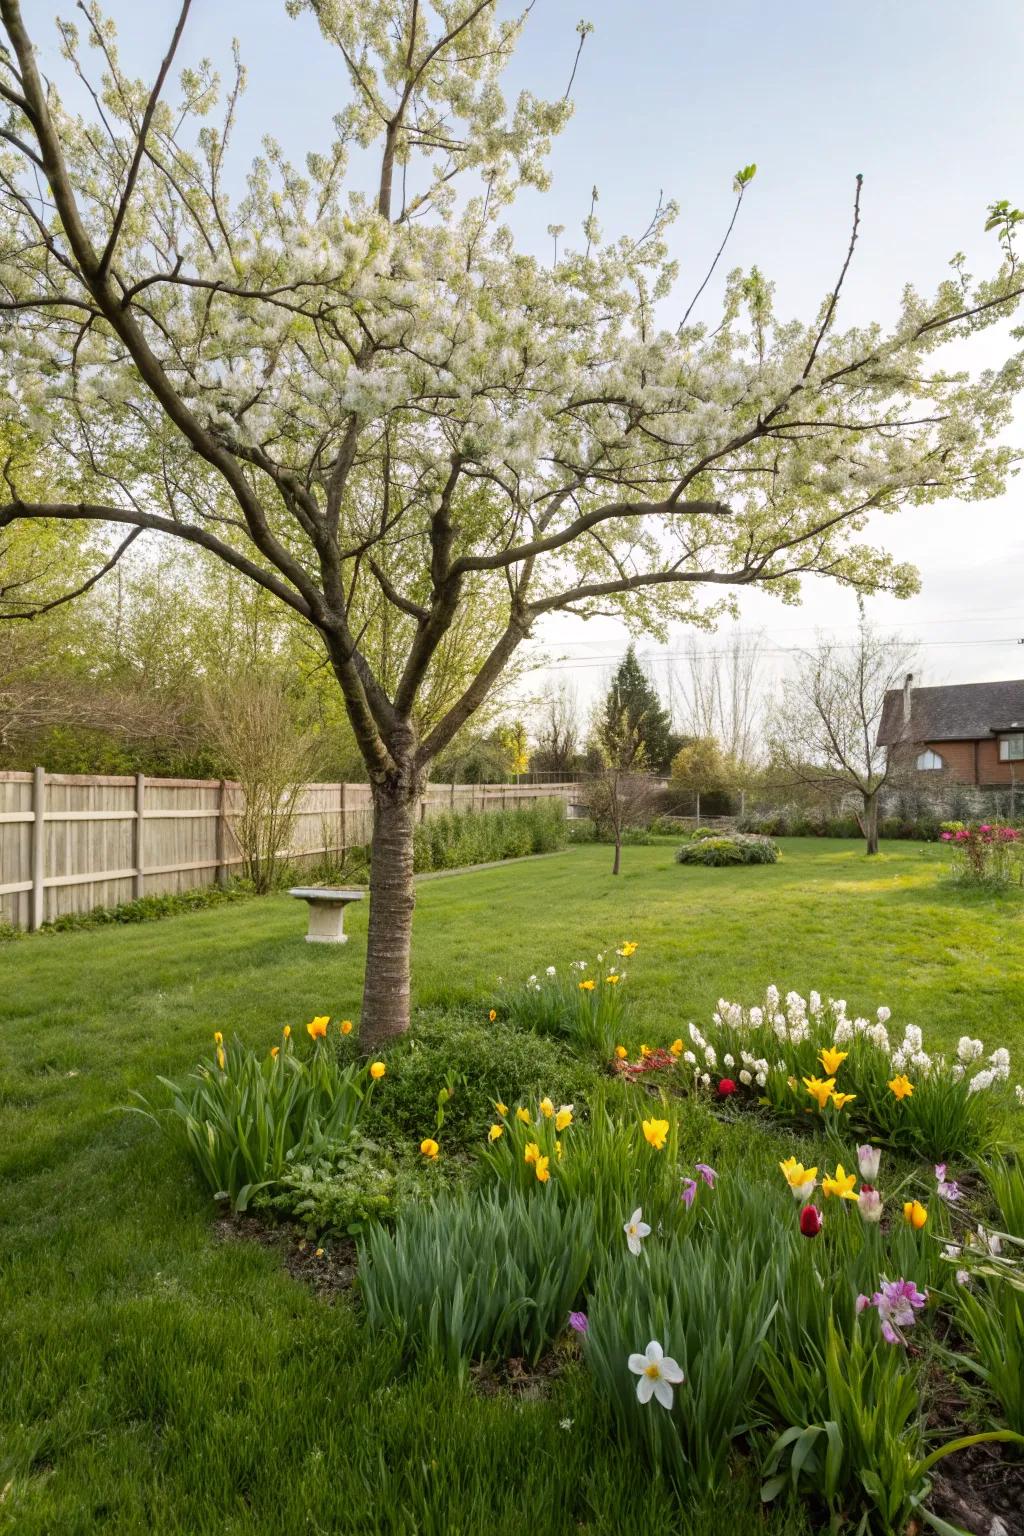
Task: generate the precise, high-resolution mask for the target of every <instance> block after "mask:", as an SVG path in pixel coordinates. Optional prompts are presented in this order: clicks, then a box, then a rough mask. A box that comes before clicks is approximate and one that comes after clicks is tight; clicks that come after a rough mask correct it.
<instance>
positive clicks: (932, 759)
mask: <svg viewBox="0 0 1024 1536" xmlns="http://www.w3.org/2000/svg"><path fill="white" fill-rule="evenodd" d="M914 766H915V767H917V768H920V769H921V770H922V771H924V772H929V771H931V772H934V771H935V769H937V768H945V766H946V765H945V763H944V762H943V761H942V758H941V757H940V756H939V754H938V753H937V752H933V751H932V749H931V747H929V748H928V750H927V751H926V752H922V753H921V756H920V757H919V758H918V760H917V762H916V764H915V765H914Z"/></svg>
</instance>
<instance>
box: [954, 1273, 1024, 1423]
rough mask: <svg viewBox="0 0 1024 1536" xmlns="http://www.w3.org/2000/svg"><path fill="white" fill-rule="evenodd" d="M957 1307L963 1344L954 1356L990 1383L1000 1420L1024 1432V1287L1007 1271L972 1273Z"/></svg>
mask: <svg viewBox="0 0 1024 1536" xmlns="http://www.w3.org/2000/svg"><path fill="white" fill-rule="evenodd" d="M1022 1257H1024V1254H1022ZM975 1285H976V1286H977V1288H976V1289H975ZM956 1310H957V1321H958V1323H959V1325H960V1332H961V1335H962V1338H963V1344H962V1346H961V1348H960V1349H958V1350H957V1352H956V1354H955V1355H948V1358H950V1360H951V1361H952V1363H953V1364H954V1365H955V1368H956V1369H957V1370H968V1371H970V1372H971V1373H972V1374H973V1375H974V1376H976V1377H978V1379H979V1380H980V1381H981V1382H983V1383H984V1385H985V1387H986V1388H987V1389H988V1391H989V1392H990V1393H991V1394H992V1396H993V1397H994V1398H995V1401H996V1403H997V1404H998V1410H999V1412H998V1416H997V1420H1001V1421H1002V1422H1003V1423H1005V1424H1006V1425H1007V1426H1008V1427H1009V1428H1010V1429H1012V1430H1014V1431H1015V1432H1016V1433H1017V1434H1019V1435H1024V1289H1022V1288H1019V1286H1018V1285H1013V1284H1011V1283H1010V1282H1009V1279H1008V1278H1005V1277H1003V1276H1000V1277H998V1278H988V1277H985V1276H980V1277H978V1278H977V1280H975V1279H974V1278H970V1279H969V1280H968V1283H967V1284H963V1285H958V1286H957V1297H956Z"/></svg>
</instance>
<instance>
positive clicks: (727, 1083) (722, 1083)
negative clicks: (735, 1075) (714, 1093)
mask: <svg viewBox="0 0 1024 1536" xmlns="http://www.w3.org/2000/svg"><path fill="white" fill-rule="evenodd" d="M718 1092H719V1095H720V1097H721V1098H723V1099H727V1098H728V1097H729V1095H730V1093H735V1092H736V1084H735V1083H734V1082H733V1080H732V1078H731V1077H720V1078H719V1079H718Z"/></svg>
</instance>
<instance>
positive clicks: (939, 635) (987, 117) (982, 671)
mask: <svg viewBox="0 0 1024 1536" xmlns="http://www.w3.org/2000/svg"><path fill="white" fill-rule="evenodd" d="M23 7H24V13H25V16H26V19H27V21H28V23H29V26H30V29H31V31H32V33H33V35H34V38H35V40H36V41H37V44H38V45H39V47H40V51H41V54H42V58H43V64H44V67H45V68H46V69H47V71H48V72H52V73H53V74H55V75H57V76H58V78H62V79H63V76H64V69H63V66H62V65H61V64H60V62H59V60H58V55H57V49H56V44H55V33H54V30H53V17H54V15H55V13H56V10H57V9H59V11H60V14H62V15H70V14H72V12H73V7H72V5H71V3H70V0H64V3H63V4H62V5H61V6H60V7H59V8H55V7H54V5H53V4H52V3H51V0H23ZM105 9H106V11H107V13H108V14H109V15H111V16H112V17H113V18H114V19H115V21H116V22H117V23H118V28H119V43H120V47H121V52H122V58H123V61H124V63H125V64H126V65H127V66H128V67H129V68H131V69H132V70H133V71H136V72H138V73H139V74H141V75H142V76H144V77H146V78H150V79H151V78H152V77H153V75H154V74H155V72H156V69H157V67H158V65H159V61H160V58H161V56H162V54H163V52H164V49H165V47H166V43H167V40H168V39H169V37H170V33H171V31H172V29H173V25H174V22H175V20H176V17H177V11H178V4H177V0H144V3H142V4H139V3H138V0H107V4H106V6H105ZM506 9H507V7H506ZM581 17H586V19H587V20H589V21H592V22H593V23H594V32H593V33H592V34H591V35H590V36H589V37H588V39H587V42H586V45H585V48H584V51H583V56H582V58H581V60H580V65H579V69H578V72H577V75H576V81H575V85H574V91H573V97H574V101H575V108H576V110H575V114H574V117H573V119H572V121H571V122H570V124H569V126H568V128H567V129H566V130H565V132H564V133H563V134H562V135H561V137H560V138H559V139H558V140H557V141H556V144H555V149H554V154H553V157H552V161H551V169H552V173H553V182H552V186H551V188H550V190H549V191H548V192H546V193H545V194H543V195H542V194H539V193H530V194H529V195H528V196H525V197H524V198H523V199H522V201H521V203H520V204H519V205H517V207H516V209H515V211H514V213H513V215H512V217H511V219H510V222H511V223H512V224H513V227H514V229H515V230H516V233H517V236H518V238H519V240H520V241H521V243H522V244H523V246H524V247H526V248H527V249H531V250H535V251H538V252H547V251H549V250H550V240H549V237H548V236H547V234H546V228H547V226H548V225H549V224H552V223H558V224H564V225H565V226H566V228H567V234H566V236H565V237H564V238H565V239H566V240H569V238H570V236H571V234H572V232H573V231H574V230H575V229H576V228H578V225H579V223H580V221H581V220H582V219H583V217H584V216H585V215H586V213H587V211H588V207H589V203H590V191H591V187H592V186H593V185H597V186H598V188H599V192H600V203H599V216H600V220H601V224H602V226H603V229H604V231H605V233H606V235H614V234H618V233H620V232H624V233H639V232H640V231H642V230H643V229H644V228H645V227H646V225H647V223H648V222H649V219H650V216H651V213H652V211H653V209H654V207H655V205H656V203H657V200H658V196H659V193H663V194H664V196H665V197H666V198H674V199H676V200H677V201H678V203H679V204H680V207H681V217H680V219H679V220H678V222H677V224H676V225H675V227H674V229H673V231H672V233H671V236H670V242H671V245H672V248H673V254H674V255H675V256H676V257H677V259H678V261H679V263H680V267H681V292H682V293H683V294H684V295H685V298H684V303H685V302H686V300H688V298H689V296H690V295H691V294H692V292H693V291H694V290H695V289H696V288H697V286H698V285H699V283H700V281H701V279H702V278H703V276H704V273H705V271H706V269H707V266H708V264H709V262H710V260H711V257H712V256H713V254H714V251H715V250H716V248H717V246H718V244H719V242H720V239H721V236H722V234H723V232H724V230H725V226H726V224H727V222H728V219H729V217H730V214H731V210H732V193H731V182H732V177H733V174H734V172H735V171H736V170H737V169H738V168H739V167H740V166H743V165H746V164H748V163H749V162H751V161H754V162H756V163H757V166H758V171H757V176H756V178H755V180H754V182H753V183H752V185H751V187H750V189H749V191H748V194H747V196H746V198H745V200H744V206H743V209H742V212H741V218H740V221H739V222H738V225H737V229H736V232H735V234H734V237H733V239H732V241H731V243H730V246H729V250H728V259H727V260H725V261H724V262H723V271H724V270H725V269H726V268H728V267H732V266H744V267H749V266H750V265H752V264H753V263H755V262H756V263H757V264H758V266H759V267H760V268H761V269H762V271H764V272H765V273H766V275H767V276H769V277H770V278H771V279H772V280H773V281H774V282H775V284H776V303H777V310H778V312H779V314H780V315H783V316H787V317H788V316H789V315H793V314H795V315H799V316H802V317H804V318H806V317H808V316H809V315H810V314H811V313H813V312H814V311H815V310H816V308H817V306H818V304H819V302H820V300H821V298H822V297H823V296H824V294H825V293H826V292H827V291H828V290H829V289H830V288H831V287H832V285H833V283H834V281H835V277H836V274H837V272H838V269H839V266H840V264H841V262H842V259H843V256H844V254H845V251H846V246H847V243H848V240H849V226H850V212H851V205H852V197H853V188H854V178H855V176H856V174H857V173H858V172H861V173H863V176H864V191H863V197H862V223H861V236H860V241H859V244H858V248H857V253H856V257H855V261H854V265H853V268H852V269H851V273H850V276H849V278H848V280H847V283H846V285H845V287H844V290H843V300H842V308H841V313H840V317H839V323H840V324H842V323H843V322H845V323H847V324H856V323H861V322H864V321H866V320H868V319H872V318H877V319H879V320H882V321H885V320H886V319H889V318H891V317H892V316H893V315H894V314H895V311H896V307H897V304H898V301H899V296H900V293H901V290H902V287H903V285H904V283H906V282H908V281H911V282H913V283H914V285H915V286H917V287H919V288H921V289H924V290H925V291H927V290H928V289H929V288H931V287H934V285H935V284H936V283H938V282H939V281H941V280H942V278H943V277H944V276H945V275H946V272H947V264H948V262H949V259H950V257H951V256H952V255H953V254H954V253H955V252H957V251H964V252H965V253H966V255H967V258H968V269H969V270H973V271H975V272H978V273H980V272H983V271H986V270H991V269H992V268H994V266H995V263H996V258H997V254H998V253H997V250H996V246H995V237H994V236H993V235H991V234H988V235H986V234H985V233H984V232H983V225H984V221H985V213H986V207H987V205H988V204H989V203H991V202H993V201H995V200H997V199H999V198H1008V199H1010V201H1011V202H1012V203H1014V204H1015V205H1024V162H1022V159H1021V152H1020V150H1021V144H1022V142H1024V95H1022V93H1021V91H1020V89H1019V81H1020V79H1021V78H1022V75H1024V6H1022V5H1021V4H1020V0H972V4H970V5H964V4H963V0H900V3H899V4H894V3H893V0H857V3H856V4H849V3H840V0H814V3H811V0H784V3H783V4H782V5H780V6H772V7H769V6H767V5H765V4H763V3H757V0H701V3H697V0H590V3H589V4H588V3H587V0H571V3H567V0H535V4H534V7H533V10H532V12H531V15H530V18H529V22H528V24H527V28H526V34H525V37H524V39H523V42H522V45H521V48H520V51H519V52H518V54H517V56H516V59H515V61H514V64H513V66H512V68H511V70H510V72H509V76H508V87H509V90H510V91H511V90H514V89H518V88H521V87H529V88H530V89H531V90H534V91H535V92H537V93H538V94H541V95H548V96H561V95H562V93H563V91H564V90H565V86H566V83H567V81H568V77H569V71H570V69H571V66H572V60H573V56H574V54H575V50H576V45H577V41H578V39H577V36H576V24H577V22H578V21H579V20H580V19H581ZM233 37H237V38H238V39H239V41H240V45H241V52H242V57H243V60H244V62H245V64H246V67H247V69H248V72H249V85H248V89H247V92H246V95H245V97H244V98H243V102H242V106H241V111H240V114H239V122H238V128H237V130H236V141H235V171H236V174H238V176H239V177H240V176H241V175H242V174H243V173H244V166H245V163H246V162H247V161H248V159H249V158H250V157H251V155H252V154H253V153H255V152H257V151H258V149H259V144H260V140H261V137H262V135H263V134H264V133H267V132H271V133H273V135H274V137H275V138H277V139H278V141H279V142H280V143H281V144H282V145H283V146H284V147H285V149H286V151H287V152H288V153H289V154H290V155H292V156H293V157H294V158H295V159H297V160H301V157H302V155H303V154H304V153H305V151H306V150H307V149H310V148H320V147H323V146H324V145H326V143H327V141H328V138H329V131H330V120H331V116H332V114H333V113H334V112H336V111H337V110H338V107H339V106H340V105H341V104H342V102H343V101H344V100H345V93H346V91H347V85H346V82H345V79H344V77H343V74H342V71H341V69H340V68H339V63H338V62H336V56H335V55H334V54H332V52H331V51H330V50H328V49H327V48H325V47H324V46H323V45H322V44H321V43H320V40H319V35H318V33H317V31H316V28H315V25H314V23H313V22H312V20H311V19H310V18H309V17H308V16H303V17H300V18H298V19H297V20H292V19H290V18H289V17H288V16H287V14H286V11H285V6H284V0H194V4H193V14H192V17H191V19H190V22H189V30H188V32H187V34H186V40H185V46H184V48H183V50H182V54H181V57H182V58H183V59H185V60H188V59H196V58H199V57H201V56H203V55H208V56H209V57H211V58H212V59H213V60H214V61H215V62H217V63H219V64H221V63H222V64H223V67H224V71H225V73H227V72H228V70H229V66H230V47H231V40H232V38H233ZM339 62H340V61H339ZM720 292H721V288H720V285H719V284H718V283H717V282H716V281H713V282H712V283H711V284H710V285H709V287H708V289H707V290H706V292H705V294H704V296H703V298H702V300H701V303H700V306H699V308H698V310H696V311H695V314H694V318H695V319H696V318H706V319H710V318H712V317H713V316H714V315H715V313H716V305H717V300H718V296H719V294H720ZM1006 347H1007V340H1006V332H1005V331H1001V332H999V333H998V334H997V333H995V332H992V331H990V332H987V333H985V336H984V337H983V338H981V339H980V341H979V342H978V343H977V344H976V345H975V347H974V348H973V349H972V350H971V351H970V352H969V353H968V354H967V355H964V356H962V357H958V358H957V359H956V361H957V362H958V363H960V364H961V365H967V366H972V367H973V366H984V365H985V364H986V363H991V362H995V361H997V360H998V359H999V358H1000V357H1001V356H1002V355H1005V349H1006ZM1011 440H1013V441H1017V442H1019V443H1020V444H1022V445H1024V411H1022V412H1021V413H1020V419H1019V421H1018V423H1017V429H1016V432H1015V433H1011ZM871 534H872V535H873V537H874V538H875V540H876V541H877V542H880V543H882V544H884V545H885V547H887V548H888V549H889V550H891V552H892V553H893V554H894V555H895V556H896V557H897V558H899V559H901V560H911V561H913V562H914V563H915V564H916V565H917V567H918V568H919V570H920V573H921V581H922V590H921V592H920V594H919V595H918V596H917V597H915V598H913V599H911V600H909V601H907V602H898V601H897V600H895V599H892V598H888V597H878V598H874V599H870V600H869V601H868V603H867V611H868V615H869V617H870V618H871V619H872V620H873V621H874V622H876V623H877V624H878V625H879V626H881V627H883V628H886V629H892V630H894V631H896V632H898V633H899V634H900V635H901V637H903V638H907V639H912V640H915V641H918V642H920V650H919V653H918V656H919V667H920V670H919V672H918V679H919V681H920V682H921V683H925V684H937V683H945V682H970V681H974V680H980V679H985V678H1012V677H1022V676H1024V479H1018V480H1016V481H1011V482H1010V486H1009V489H1008V490H1007V492H1006V494H1005V495H1004V496H1002V497H1001V498H999V499H998V500H994V501H988V502H976V503H971V504H967V505H960V504H957V503H951V504H948V505H943V504H939V505H935V506H931V507H925V508H920V509H916V510H908V511H906V512H902V513H900V514H899V515H898V516H896V517H891V518H884V519H879V520H878V521H877V523H876V524H875V525H873V526H872V528H871ZM741 610H742V616H741V619H740V621H739V624H740V627H741V628H742V629H743V630H744V631H746V632H758V633H761V634H763V636H764V643H765V646H766V648H767V650H768V652H769V657H768V664H769V666H770V667H771V668H772V669H773V670H779V669H782V668H784V667H785V666H786V665H787V664H789V662H790V660H791V655H792V652H793V651H794V650H797V649H799V648H800V647H801V646H806V645H808V644H811V643H813V641H814V638H815V634H816V632H817V631H818V630H824V631H827V632H829V633H830V634H832V635H835V636H836V637H838V638H839V639H841V640H848V639H849V638H850V637H851V635H852V634H853V632H854V630H855V626H856V620H857V610H856V602H855V598H854V596H853V594H852V593H850V592H848V591H845V590H843V589H840V588H838V587H836V585H835V584H834V583H829V582H826V581H824V580H821V579H811V580H808V581H807V582H806V583H805V587H804V593H803V602H802V604H801V606H799V607H795V608H794V607H784V606H783V605H781V604H780V603H779V601H778V600H777V599H774V598H772V597H771V596H770V595H769V594H767V593H761V592H752V591H745V592H743V593H742V594H741ZM730 627H731V626H730ZM722 633H723V634H724V632H722ZM628 638H629V637H628V635H627V634H626V632H625V630H624V628H623V627H622V626H621V625H620V624H618V623H617V622H615V621H612V620H607V619H596V620H591V621H589V622H587V623H583V622H582V621H580V620H576V619H573V618H571V617H564V616H560V617H559V618H557V619H555V620H552V621H549V625H548V627H547V628H546V629H545V630H544V631H542V632H541V634H540V636H539V639H538V643H537V647H536V652H537V657H538V658H539V659H541V660H544V661H545V662H546V663H547V665H546V666H545V667H541V668H538V669H537V670H536V671H535V672H534V673H533V674H532V675H531V678H530V686H531V687H532V688H536V687H540V686H542V685H543V684H544V683H545V682H546V681H547V680H549V679H559V680H561V679H570V680H571V681H572V682H573V683H574V684H575V685H576V686H577V689H578V693H579V696H580V700H581V702H582V703H583V704H584V705H585V704H587V703H588V702H589V701H590V700H591V699H592V698H593V696H594V695H595V693H596V692H597V691H598V690H600V689H601V687H602V685H603V683H604V681H605V679H606V677H607V675H608V673H609V671H610V670H611V667H612V666H613V664H614V662H615V660H616V659H617V657H618V656H619V655H620V654H621V652H622V650H623V649H624V647H625V645H626V643H627V640H628ZM688 639H689V635H688V633H687V631H686V630H685V629H683V628H682V627H677V628H676V629H675V630H674V631H673V632H672V634H671V636H670V638H669V641H668V644H667V646H658V645H656V644H655V643H654V642H653V641H652V640H651V639H650V638H649V637H640V638H639V640H638V650H639V652H640V654H641V655H642V656H643V657H644V658H645V660H646V661H647V662H648V664H649V666H650V667H651V670H652V672H653V674H654V676H655V678H656V679H657V680H658V681H659V682H661V683H662V684H663V685H664V683H665V681H666V678H667V673H668V670H669V669H670V668H671V667H672V666H673V664H674V661H673V658H674V657H675V656H677V655H678V654H679V653H680V652H681V651H682V650H683V648H684V647H685V646H686V644H687V642H688ZM705 643H706V644H708V645H710V646H711V648H714V647H715V646H716V645H719V644H720V643H721V640H720V639H716V638H715V637H711V638H710V639H709V640H708V641H706V642H705Z"/></svg>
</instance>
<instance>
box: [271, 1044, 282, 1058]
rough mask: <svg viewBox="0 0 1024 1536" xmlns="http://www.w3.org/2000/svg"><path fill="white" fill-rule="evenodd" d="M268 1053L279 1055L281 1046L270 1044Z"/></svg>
mask: <svg viewBox="0 0 1024 1536" xmlns="http://www.w3.org/2000/svg"><path fill="white" fill-rule="evenodd" d="M270 1054H271V1056H279V1055H280V1054H281V1047H280V1046H279V1045H272V1046H271V1047H270Z"/></svg>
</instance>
